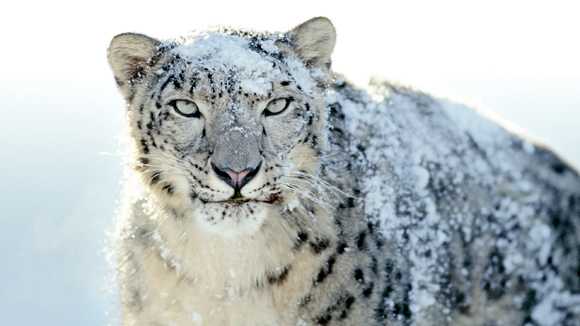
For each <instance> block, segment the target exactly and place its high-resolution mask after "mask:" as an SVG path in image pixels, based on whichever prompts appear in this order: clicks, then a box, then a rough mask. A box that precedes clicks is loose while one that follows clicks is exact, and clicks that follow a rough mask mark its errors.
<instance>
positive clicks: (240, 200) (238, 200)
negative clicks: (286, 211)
mask: <svg viewBox="0 0 580 326" xmlns="http://www.w3.org/2000/svg"><path fill="white" fill-rule="evenodd" d="M280 195H281V192H276V193H273V194H270V196H269V197H268V199H265V200H260V199H251V198H247V197H244V196H242V195H241V194H239V193H238V192H236V193H235V194H234V195H233V196H232V197H230V198H228V199H226V200H210V199H204V198H201V197H198V196H197V195H195V194H192V197H194V198H197V199H199V201H201V203H202V204H204V205H206V204H237V205H241V204H245V203H257V204H269V205H273V204H276V203H278V202H280V201H281V200H282V198H281V196H280Z"/></svg>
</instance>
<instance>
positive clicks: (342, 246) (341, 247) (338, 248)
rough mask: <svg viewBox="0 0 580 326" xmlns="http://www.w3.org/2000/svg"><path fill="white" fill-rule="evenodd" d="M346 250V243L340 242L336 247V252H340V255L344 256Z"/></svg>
mask: <svg viewBox="0 0 580 326" xmlns="http://www.w3.org/2000/svg"><path fill="white" fill-rule="evenodd" d="M344 249H346V243H344V242H340V243H339V244H338V246H336V252H338V253H339V254H342V253H343V252H344Z"/></svg>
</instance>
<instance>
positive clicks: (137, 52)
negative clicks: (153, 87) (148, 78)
mask: <svg viewBox="0 0 580 326" xmlns="http://www.w3.org/2000/svg"><path fill="white" fill-rule="evenodd" d="M160 44H161V42H159V41H158V40H156V39H154V38H151V37H148V36H145V35H141V34H135V33H124V34H119V35H117V36H115V37H114V38H113V40H112V41H111V44H110V45H109V50H108V53H107V59H108V60H109V65H110V66H111V69H112V70H113V74H114V75H115V79H116V81H117V85H118V86H119V88H121V90H122V91H123V93H125V91H124V90H123V87H124V86H127V82H129V81H131V80H134V79H138V78H139V77H140V76H142V72H143V70H145V69H146V68H147V67H149V66H151V65H153V64H154V63H155V62H154V61H155V60H154V56H155V54H156V53H157V50H158V47H159V45H160Z"/></svg>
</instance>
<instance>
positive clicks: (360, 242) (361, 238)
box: [355, 231, 367, 251]
mask: <svg viewBox="0 0 580 326" xmlns="http://www.w3.org/2000/svg"><path fill="white" fill-rule="evenodd" d="M366 237H367V233H366V231H362V232H361V233H359V235H358V236H357V237H356V239H355V241H356V246H357V247H358V249H359V250H360V251H365V250H367V243H366V241H365V240H366Z"/></svg>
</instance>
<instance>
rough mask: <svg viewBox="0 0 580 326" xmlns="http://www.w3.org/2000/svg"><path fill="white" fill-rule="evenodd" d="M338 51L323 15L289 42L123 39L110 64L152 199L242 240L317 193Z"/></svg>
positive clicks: (249, 34)
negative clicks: (327, 95) (327, 97)
mask: <svg viewBox="0 0 580 326" xmlns="http://www.w3.org/2000/svg"><path fill="white" fill-rule="evenodd" d="M334 43H335V31H334V27H333V26H332V23H331V22H330V21H329V20H328V19H326V18H322V17H320V18H314V19H312V20H309V21H307V22H305V23H303V24H301V25H299V26H297V27H296V28H294V29H292V30H291V31H289V32H287V33H261V32H255V31H243V30H233V29H223V28H218V29H213V30H209V31H202V32H192V33H190V34H188V35H185V36H183V37H181V38H179V39H176V40H172V41H158V40H156V39H153V38H150V37H147V36H144V35H139V34H132V33H128V34H121V35H118V36H116V37H115V38H114V39H113V40H112V42H111V45H110V47H109V52H108V59H109V64H110V65H111V68H112V70H113V73H114V75H115V79H116V81H117V85H118V88H119V90H120V92H121V94H122V95H123V96H124V98H125V99H126V101H127V117H128V122H129V127H130V135H131V137H132V139H134V143H135V149H136V150H135V152H136V156H135V159H134V162H135V164H134V165H135V168H136V169H137V171H139V172H140V173H141V175H142V177H143V181H144V183H145V185H146V187H147V188H148V190H149V193H150V196H153V197H155V198H157V199H158V202H159V203H163V205H164V206H165V207H166V208H169V210H170V211H171V212H173V214H174V215H175V217H176V218H186V219H191V223H193V224H195V225H196V226H199V227H201V228H202V229H204V230H206V231H207V232H210V233H213V234H220V235H235V234H240V233H241V234H252V233H253V232H255V231H256V230H258V229H259V228H260V226H261V225H262V224H263V223H264V221H265V220H266V219H267V218H268V216H269V215H271V213H272V212H274V211H280V210H281V208H283V207H284V205H287V204H291V203H293V202H296V201H297V200H299V197H300V194H302V195H304V194H307V193H309V192H310V190H309V189H307V187H308V184H310V183H308V182H306V181H305V180H308V179H309V178H311V177H312V176H314V175H316V174H317V171H318V164H317V157H318V156H319V155H320V154H321V152H322V151H323V149H324V144H325V138H326V136H325V128H326V126H325V119H326V111H325V105H324V96H323V95H324V92H325V88H326V86H327V84H328V79H329V77H328V75H329V68H330V55H331V52H332V50H333V47H334Z"/></svg>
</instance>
